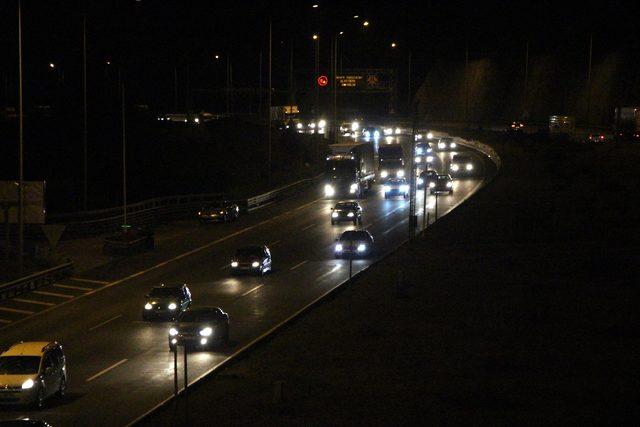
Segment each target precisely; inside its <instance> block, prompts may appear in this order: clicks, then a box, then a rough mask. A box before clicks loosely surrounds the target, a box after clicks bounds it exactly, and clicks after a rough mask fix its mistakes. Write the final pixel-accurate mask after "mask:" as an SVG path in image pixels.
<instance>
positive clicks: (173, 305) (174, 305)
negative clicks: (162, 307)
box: [167, 302, 178, 310]
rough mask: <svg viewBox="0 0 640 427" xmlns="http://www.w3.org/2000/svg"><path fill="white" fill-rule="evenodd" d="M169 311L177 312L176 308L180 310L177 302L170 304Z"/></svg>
mask: <svg viewBox="0 0 640 427" xmlns="http://www.w3.org/2000/svg"><path fill="white" fill-rule="evenodd" d="M167 308H168V309H169V310H175V309H176V308H178V306H177V305H176V303H175V302H172V303H170V304H169V306H168V307H167Z"/></svg>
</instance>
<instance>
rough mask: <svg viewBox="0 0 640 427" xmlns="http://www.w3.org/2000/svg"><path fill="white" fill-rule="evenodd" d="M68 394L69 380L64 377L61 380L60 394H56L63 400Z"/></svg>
mask: <svg viewBox="0 0 640 427" xmlns="http://www.w3.org/2000/svg"><path fill="white" fill-rule="evenodd" d="M66 392H67V379H66V378H65V377H64V375H63V376H62V378H60V387H59V388H58V393H56V396H57V397H58V399H62V398H63V397H64V395H65V393H66Z"/></svg>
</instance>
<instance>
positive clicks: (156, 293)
mask: <svg viewBox="0 0 640 427" xmlns="http://www.w3.org/2000/svg"><path fill="white" fill-rule="evenodd" d="M179 295H180V288H153V289H152V290H151V293H149V296H150V297H154V298H171V297H177V296H179Z"/></svg>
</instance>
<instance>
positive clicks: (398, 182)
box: [387, 179, 406, 185]
mask: <svg viewBox="0 0 640 427" xmlns="http://www.w3.org/2000/svg"><path fill="white" fill-rule="evenodd" d="M387 184H389V185H402V184H406V181H405V180H403V179H390V180H389V181H387Z"/></svg>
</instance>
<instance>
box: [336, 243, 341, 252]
mask: <svg viewBox="0 0 640 427" xmlns="http://www.w3.org/2000/svg"><path fill="white" fill-rule="evenodd" d="M336 252H342V245H341V244H340V243H338V244H337V245H336Z"/></svg>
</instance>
